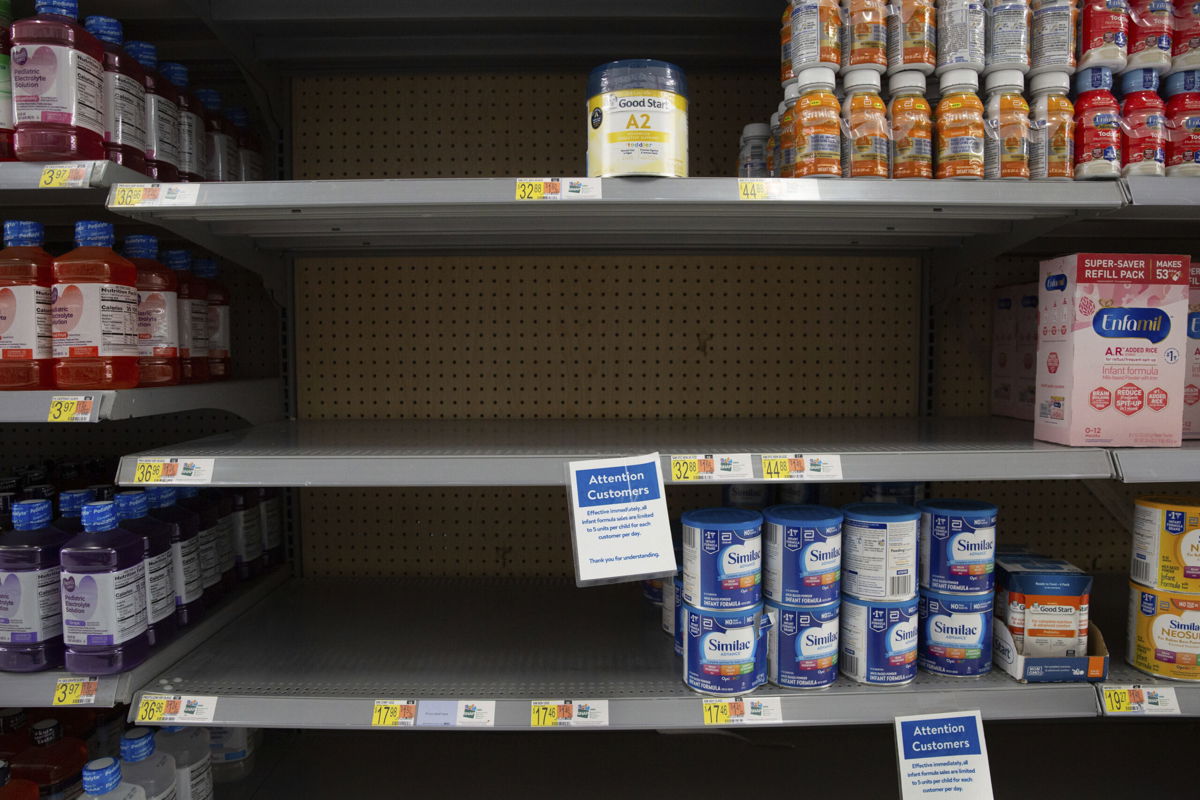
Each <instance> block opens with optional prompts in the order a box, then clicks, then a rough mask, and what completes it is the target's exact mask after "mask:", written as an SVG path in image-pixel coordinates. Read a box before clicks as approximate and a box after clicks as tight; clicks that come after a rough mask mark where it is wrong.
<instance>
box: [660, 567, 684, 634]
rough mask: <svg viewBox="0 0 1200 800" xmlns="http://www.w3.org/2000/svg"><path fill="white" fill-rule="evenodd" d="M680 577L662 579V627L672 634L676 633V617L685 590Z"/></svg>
mask: <svg viewBox="0 0 1200 800" xmlns="http://www.w3.org/2000/svg"><path fill="white" fill-rule="evenodd" d="M678 577H679V576H677V575H676V576H672V577H670V578H663V579H662V582H663V593H662V597H663V599H662V629H663V631H664V632H665V633H667V634H668V635H670V636H674V635H675V618H676V617H677V616H679V604H680V602H682V601H681V599H680V597H679V595H680V594H681V593H682V592H683V586H682V585H681V584H679V583H678V581H677V578H678Z"/></svg>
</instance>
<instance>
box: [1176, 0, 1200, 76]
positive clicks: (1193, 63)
mask: <svg viewBox="0 0 1200 800" xmlns="http://www.w3.org/2000/svg"><path fill="white" fill-rule="evenodd" d="M1174 16H1175V32H1174V34H1173V36H1172V37H1171V72H1172V73H1176V72H1183V71H1184V70H1189V69H1200V0H1175V15H1174Z"/></svg>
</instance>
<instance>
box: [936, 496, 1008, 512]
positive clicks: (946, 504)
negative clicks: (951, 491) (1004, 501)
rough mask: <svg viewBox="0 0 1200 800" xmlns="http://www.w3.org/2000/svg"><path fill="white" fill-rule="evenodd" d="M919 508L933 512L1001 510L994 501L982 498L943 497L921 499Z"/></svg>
mask: <svg viewBox="0 0 1200 800" xmlns="http://www.w3.org/2000/svg"><path fill="white" fill-rule="evenodd" d="M917 508H918V509H920V510H921V511H928V512H929V513H931V514H940V513H946V514H995V513H997V512H998V511H999V509H998V508H996V506H995V505H993V504H992V503H985V502H983V501H982V500H953V499H941V498H937V499H933V500H921V501H920V502H918V503H917Z"/></svg>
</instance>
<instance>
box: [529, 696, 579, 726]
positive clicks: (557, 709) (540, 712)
mask: <svg viewBox="0 0 1200 800" xmlns="http://www.w3.org/2000/svg"><path fill="white" fill-rule="evenodd" d="M574 716H575V708H574V706H573V705H572V704H571V703H559V702H557V701H554V700H534V701H533V702H532V703H530V704H529V725H530V727H533V728H557V727H558V726H559V723H560V722H561V723H562V724H564V725H570V724H571V722H572V720H573V719H574Z"/></svg>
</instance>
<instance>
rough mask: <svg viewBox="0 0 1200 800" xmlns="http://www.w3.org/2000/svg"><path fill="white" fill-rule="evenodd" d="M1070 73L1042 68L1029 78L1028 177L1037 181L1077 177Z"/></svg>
mask: <svg viewBox="0 0 1200 800" xmlns="http://www.w3.org/2000/svg"><path fill="white" fill-rule="evenodd" d="M1070 93H1071V76H1070V75H1068V74H1067V73H1065V72H1043V73H1042V74H1040V75H1035V76H1033V78H1032V79H1031V80H1030V81H1029V96H1030V97H1031V98H1032V103H1031V104H1030V109H1029V119H1030V131H1029V177H1030V178H1032V179H1033V180H1038V181H1072V180H1075V107H1074V106H1073V105H1072V104H1071V98H1070Z"/></svg>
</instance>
